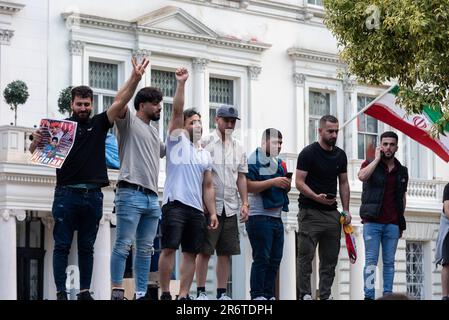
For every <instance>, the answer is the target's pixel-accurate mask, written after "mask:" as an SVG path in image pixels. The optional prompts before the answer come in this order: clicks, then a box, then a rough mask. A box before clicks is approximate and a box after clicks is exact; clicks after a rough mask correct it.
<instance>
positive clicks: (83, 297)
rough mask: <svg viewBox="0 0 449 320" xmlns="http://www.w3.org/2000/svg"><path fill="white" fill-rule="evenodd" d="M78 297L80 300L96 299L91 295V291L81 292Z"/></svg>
mask: <svg viewBox="0 0 449 320" xmlns="http://www.w3.org/2000/svg"><path fill="white" fill-rule="evenodd" d="M76 296H77V298H78V300H94V298H92V296H91V295H90V292H89V291H83V292H80V293H78V294H77V295H76Z"/></svg>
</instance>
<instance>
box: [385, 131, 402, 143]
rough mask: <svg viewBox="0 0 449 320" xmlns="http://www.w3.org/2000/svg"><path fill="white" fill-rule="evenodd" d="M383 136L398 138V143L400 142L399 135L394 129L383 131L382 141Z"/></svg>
mask: <svg viewBox="0 0 449 320" xmlns="http://www.w3.org/2000/svg"><path fill="white" fill-rule="evenodd" d="M383 138H394V139H396V143H398V141H399V138H398V135H397V134H396V133H395V132H393V131H385V132H384V133H382V134H381V135H380V141H382V139H383Z"/></svg>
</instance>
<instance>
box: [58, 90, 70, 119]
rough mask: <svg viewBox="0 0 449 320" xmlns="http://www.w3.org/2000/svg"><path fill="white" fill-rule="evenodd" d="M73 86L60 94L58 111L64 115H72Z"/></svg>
mask: <svg viewBox="0 0 449 320" xmlns="http://www.w3.org/2000/svg"><path fill="white" fill-rule="evenodd" d="M72 88H73V87H72V86H69V87H67V88H65V89H62V90H61V92H59V98H58V110H59V112H60V113H62V114H66V113H68V114H69V115H70V114H71V113H72Z"/></svg>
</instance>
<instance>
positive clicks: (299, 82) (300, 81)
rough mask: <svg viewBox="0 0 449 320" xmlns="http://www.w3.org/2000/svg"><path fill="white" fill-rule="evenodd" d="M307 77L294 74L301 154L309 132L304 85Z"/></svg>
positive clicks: (297, 130)
mask: <svg viewBox="0 0 449 320" xmlns="http://www.w3.org/2000/svg"><path fill="white" fill-rule="evenodd" d="M305 81H306V76H305V75H304V74H302V73H294V74H293V83H294V85H295V109H296V147H297V150H296V151H297V152H298V153H299V152H300V151H301V150H302V149H303V148H304V147H305V145H306V136H307V132H306V130H305V128H306V127H307V126H306V125H305V123H306V119H305V114H306V104H305V88H304V83H305Z"/></svg>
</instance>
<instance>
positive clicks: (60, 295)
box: [56, 291, 69, 300]
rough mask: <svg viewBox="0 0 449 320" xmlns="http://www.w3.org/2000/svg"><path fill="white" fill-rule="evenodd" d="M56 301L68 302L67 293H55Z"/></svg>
mask: <svg viewBox="0 0 449 320" xmlns="http://www.w3.org/2000/svg"><path fill="white" fill-rule="evenodd" d="M56 300H69V299H67V292H65V291H59V292H57V293H56Z"/></svg>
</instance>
